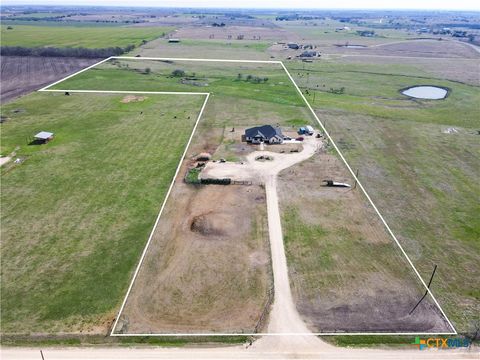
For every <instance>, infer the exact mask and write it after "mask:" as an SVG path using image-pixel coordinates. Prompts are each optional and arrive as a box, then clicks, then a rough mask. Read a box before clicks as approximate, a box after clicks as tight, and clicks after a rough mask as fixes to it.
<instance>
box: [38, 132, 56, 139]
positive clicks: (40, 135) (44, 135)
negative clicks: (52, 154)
mask: <svg viewBox="0 0 480 360" xmlns="http://www.w3.org/2000/svg"><path fill="white" fill-rule="evenodd" d="M52 136H53V133H51V132H48V131H40V132H39V133H38V134H37V135H35V136H34V138H35V139H41V140H47V139H49V138H51V137H52Z"/></svg>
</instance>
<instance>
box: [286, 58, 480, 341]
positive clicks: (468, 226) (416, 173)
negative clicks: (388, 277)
mask: <svg viewBox="0 0 480 360" xmlns="http://www.w3.org/2000/svg"><path fill="white" fill-rule="evenodd" d="M288 66H289V69H290V71H291V72H292V75H293V76H294V77H295V79H296V81H297V82H298V84H299V85H300V86H301V87H302V90H303V91H304V92H305V91H306V90H308V92H309V94H306V96H307V98H308V100H309V101H310V103H311V104H312V105H313V106H314V108H316V109H317V112H318V115H319V117H320V119H321V120H322V121H323V122H324V123H325V124H326V127H327V129H328V130H329V131H330V132H331V135H332V137H333V138H334V139H335V140H336V142H337V144H338V145H339V146H340V149H341V150H342V152H343V153H344V154H345V156H346V158H347V160H348V161H349V163H350V164H351V165H352V167H353V168H354V169H359V171H360V179H361V180H362V181H363V183H364V185H365V187H366V189H367V191H368V192H369V193H370V194H371V196H372V198H373V201H374V202H375V203H376V204H377V206H378V207H379V209H380V211H381V212H382V213H383V214H384V215H385V217H386V220H387V222H388V223H389V224H390V225H391V226H392V229H393V231H394V233H395V234H397V236H398V238H399V240H400V242H401V243H402V245H403V246H404V247H405V250H406V252H407V253H408V254H409V256H410V257H411V259H412V261H413V262H414V264H415V266H416V267H417V268H418V270H419V271H420V273H421V275H422V276H423V278H424V280H425V281H428V279H429V277H430V274H431V271H432V269H433V266H434V265H435V264H437V265H438V270H437V275H436V279H435V281H434V284H433V286H432V291H433V293H434V294H435V295H436V297H437V299H438V300H439V302H440V304H441V305H442V307H443V308H444V310H445V311H446V313H447V316H449V318H450V320H452V321H453V323H454V325H455V326H456V327H457V330H459V331H461V332H472V331H474V329H475V327H476V326H478V323H479V321H480V320H479V317H478V314H479V313H480V293H479V292H478V289H476V287H475V286H474V285H473V283H472V279H474V278H477V277H479V276H480V274H479V272H478V266H476V265H475V264H478V262H479V261H480V258H479V256H478V254H479V253H480V248H479V243H478V241H477V239H478V238H479V236H480V223H479V221H478V216H477V215H478V212H479V211H480V208H479V206H478V204H479V198H478V194H479V192H480V188H479V187H478V184H477V183H478V182H477V181H475V179H478V177H479V169H480V163H479V161H478V159H479V154H480V146H479V142H478V135H477V130H478V126H479V124H480V119H479V117H478V104H479V102H480V90H479V88H478V87H477V86H473V85H467V84H464V83H461V82H455V81H447V80H444V79H442V77H441V76H438V75H433V74H431V73H428V72H426V71H423V70H421V68H420V67H415V66H412V65H409V66H408V65H403V64H401V63H398V64H383V65H381V64H376V65H373V64H365V63H351V64H342V63H335V62H334V61H323V62H320V63H317V64H313V65H312V64H308V65H307V66H306V67H305V68H306V69H305V70H304V69H303V66H300V65H299V64H295V63H290V64H289V65H288ZM307 70H308V72H307ZM417 84H418V85H421V84H428V85H439V86H444V87H448V88H449V89H450V94H449V96H448V97H447V98H446V99H445V100H438V101H432V100H418V99H417V100H412V99H409V98H407V97H406V96H403V95H402V94H400V93H399V91H398V90H399V89H401V88H404V87H407V86H411V85H417ZM317 85H318V87H317ZM341 87H343V88H344V93H343V94H333V93H330V92H329V89H330V88H334V89H339V88H341ZM449 128H455V130H456V131H457V133H453V134H448V133H446V131H447V130H448V129H449ZM465 274H469V275H468V276H465Z"/></svg>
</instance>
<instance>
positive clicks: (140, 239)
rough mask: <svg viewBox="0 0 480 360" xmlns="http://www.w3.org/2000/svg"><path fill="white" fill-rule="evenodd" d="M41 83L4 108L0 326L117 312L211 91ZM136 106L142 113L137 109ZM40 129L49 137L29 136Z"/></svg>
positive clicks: (8, 329)
mask: <svg viewBox="0 0 480 360" xmlns="http://www.w3.org/2000/svg"><path fill="white" fill-rule="evenodd" d="M122 98H123V96H119V95H115V96H113V95H98V94H95V95H92V94H73V95H71V96H70V97H66V96H64V95H63V94H53V93H50V94H49V93H35V94H31V95H29V96H26V97H24V98H22V99H21V100H18V101H16V102H14V103H11V104H8V105H6V106H4V107H3V108H2V115H4V116H7V118H8V119H7V121H6V122H5V123H3V124H2V138H1V139H2V154H8V153H9V152H10V151H12V149H16V150H15V151H16V157H18V158H22V159H24V162H23V163H22V164H14V163H9V164H7V165H5V166H3V167H2V191H1V203H2V218H1V221H2V227H1V236H2V264H1V270H2V284H1V285H2V288H1V292H2V299H1V306H2V315H1V316H2V317H1V320H2V332H3V333H4V334H8V333H38V332H41V333H52V332H57V333H58V332H77V331H84V332H88V331H93V332H95V327H97V326H104V324H105V323H106V322H109V321H111V319H112V318H113V317H114V316H115V312H116V311H117V310H118V306H119V304H120V302H121V301H122V298H123V296H124V294H125V289H126V288H127V286H128V283H129V281H130V277H131V274H132V271H133V268H134V266H135V264H136V263H137V261H138V257H139V254H140V253H141V251H142V249H143V247H144V245H145V242H146V240H147V238H148V234H149V232H150V231H151V228H152V226H153V223H154V221H155V218H156V215H157V213H158V211H159V208H160V205H161V202H162V200H163V198H164V196H165V193H166V191H167V188H168V186H169V184H170V182H171V179H172V177H173V174H174V172H175V169H176V167H177V165H178V162H179V160H180V156H181V154H182V152H183V149H184V147H185V145H186V142H187V139H188V137H189V135H190V133H191V131H192V128H193V125H194V122H195V120H196V117H197V114H198V112H199V110H200V107H201V105H202V102H203V101H204V96H172V95H152V96H148V98H147V99H145V100H144V101H141V102H131V103H122V102H121V99H122ZM141 111H142V112H143V113H141ZM40 130H45V131H52V132H54V133H55V139H54V140H53V141H51V142H50V143H48V144H46V145H28V144H27V141H28V138H29V137H31V136H32V135H34V134H35V133H36V132H38V131H40Z"/></svg>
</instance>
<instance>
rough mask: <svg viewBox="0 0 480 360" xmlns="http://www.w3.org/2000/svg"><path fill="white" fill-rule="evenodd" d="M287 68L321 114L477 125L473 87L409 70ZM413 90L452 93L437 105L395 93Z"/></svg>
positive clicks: (324, 65) (479, 97)
mask: <svg viewBox="0 0 480 360" xmlns="http://www.w3.org/2000/svg"><path fill="white" fill-rule="evenodd" d="M287 66H288V68H289V70H290V72H291V73H292V76H294V77H295V81H296V82H297V84H298V85H299V86H300V87H301V88H302V89H303V90H304V91H305V90H308V92H309V94H308V95H307V99H308V100H309V102H310V103H311V104H312V105H314V106H315V107H316V108H319V109H330V110H342V111H347V112H350V113H356V114H362V115H370V116H375V117H381V118H388V119H392V120H403V119H407V120H411V121H413V122H422V123H436V124H445V125H452V126H462V127H474V126H475V125H476V124H478V103H479V102H480V92H479V90H478V87H477V86H473V85H467V84H463V83H460V82H455V81H448V80H443V79H441V78H439V77H438V76H435V75H432V74H430V73H428V72H425V71H422V70H421V69H420V68H418V67H415V66H412V65H402V64H385V65H368V64H340V63H337V62H334V61H325V62H320V63H314V64H308V65H306V66H304V65H303V64H302V65H300V64H298V63H296V62H290V63H288V64H287ZM414 85H436V86H442V87H446V88H449V89H450V90H451V91H450V93H449V96H448V97H447V98H446V99H444V100H438V101H432V100H420V99H410V98H409V97H407V96H405V95H403V94H401V93H400V92H399V90H400V89H403V88H406V87H409V86H414ZM332 88H333V89H340V88H344V93H343V94H334V93H331V92H329V91H330V89H332ZM314 93H315V94H314ZM460 114H461V115H460Z"/></svg>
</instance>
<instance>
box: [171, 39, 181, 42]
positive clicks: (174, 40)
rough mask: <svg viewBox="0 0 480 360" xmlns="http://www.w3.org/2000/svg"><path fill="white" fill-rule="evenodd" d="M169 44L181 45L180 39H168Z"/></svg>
mask: <svg viewBox="0 0 480 360" xmlns="http://www.w3.org/2000/svg"><path fill="white" fill-rule="evenodd" d="M168 42H169V43H179V42H180V39H168Z"/></svg>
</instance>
